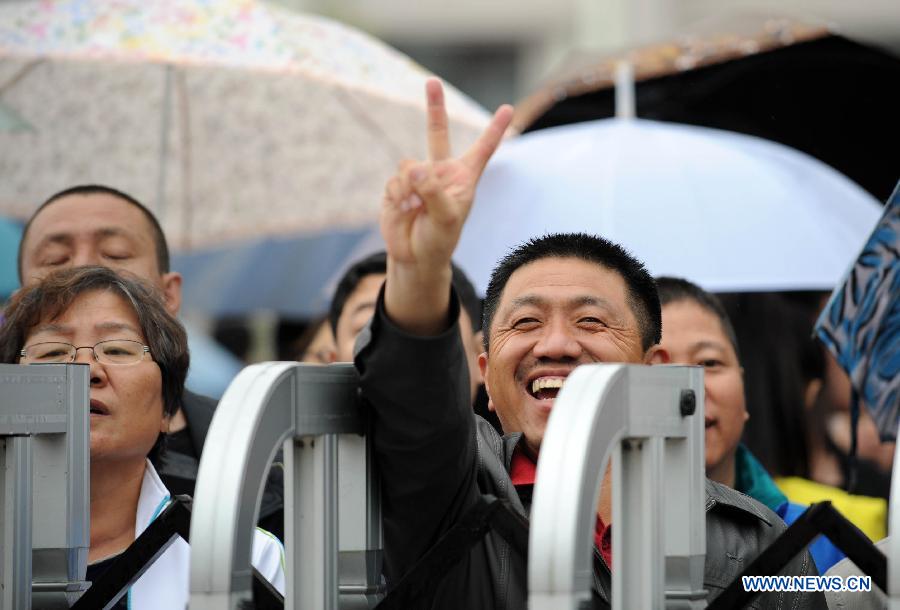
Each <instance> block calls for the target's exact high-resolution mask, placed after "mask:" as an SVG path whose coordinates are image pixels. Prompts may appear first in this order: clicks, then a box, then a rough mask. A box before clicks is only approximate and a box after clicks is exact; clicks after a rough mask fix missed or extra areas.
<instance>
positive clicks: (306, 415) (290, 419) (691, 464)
mask: <svg viewBox="0 0 900 610" xmlns="http://www.w3.org/2000/svg"><path fill="white" fill-rule="evenodd" d="M702 405H703V377H702V371H701V370H700V369H699V368H697V367H660V366H656V367H646V366H627V365H593V366H587V367H581V368H579V369H578V370H577V371H575V372H574V373H573V374H572V375H571V376H570V377H569V379H568V380H567V381H566V384H565V388H564V389H563V391H562V393H561V394H560V396H559V397H558V398H557V402H556V405H555V406H554V412H553V417H552V418H551V421H550V424H549V426H548V430H547V435H546V437H545V439H544V445H543V447H542V450H541V458H540V463H539V466H538V478H539V480H540V481H541V483H540V484H539V485H538V486H536V488H535V494H536V495H535V498H534V504H533V514H532V525H531V540H530V549H531V550H530V559H529V587H530V596H531V601H530V606H531V608H534V609H538V608H554V609H555V608H566V607H569V608H577V607H580V606H579V604H581V603H583V602H584V601H585V600H589V599H590V587H591V575H592V570H591V562H590V558H591V540H592V536H591V532H592V531H593V523H594V517H595V515H596V505H597V493H598V489H599V484H600V480H601V478H602V473H603V472H604V464H605V463H606V459H607V457H608V456H609V455H612V456H613V462H612V463H613V469H614V476H613V480H614V485H615V491H614V498H615V505H614V509H613V515H614V522H615V523H616V524H617V527H616V528H615V529H614V534H613V535H614V543H613V544H614V546H615V548H616V549H617V550H616V570H615V571H614V572H613V578H614V584H613V589H614V592H615V595H614V600H613V602H614V607H616V608H662V607H663V604H667V607H670V608H692V609H693V608H703V607H704V606H705V604H706V602H705V591H703V588H702V583H703V565H704V554H705V550H706V541H705V510H704V508H705V505H704V501H705V496H704V460H703V434H704V428H703V413H702V411H703V410H702ZM364 431H365V425H364V418H363V415H362V413H361V412H360V410H359V405H358V400H357V378H356V373H355V371H354V369H353V368H352V366H351V365H332V366H328V367H320V366H312V365H303V364H297V363H266V364H260V365H254V366H251V367H248V368H247V369H245V370H244V371H243V372H242V373H241V374H240V375H239V376H238V377H237V379H236V380H235V381H234V382H233V383H232V385H231V386H230V387H229V389H228V391H227V392H226V394H225V396H224V397H223V398H222V401H221V402H220V404H219V407H218V411H217V413H216V417H215V418H214V420H213V423H212V426H211V428H210V431H209V436H208V437H207V443H206V446H205V448H204V452H203V457H202V459H201V462H200V472H199V476H198V481H197V488H196V496H195V498H194V510H193V519H192V525H191V547H192V554H191V601H190V607H191V609H192V610H197V609H213V608H215V609H219V608H237V607H239V605H240V604H241V603H242V602H243V601H245V600H247V599H249V596H250V577H249V575H250V541H251V534H252V529H253V524H254V523H255V521H256V512H257V510H258V506H259V501H260V497H261V494H262V488H263V482H264V480H265V474H266V468H267V466H268V464H269V462H270V460H271V459H272V458H273V456H274V455H275V452H276V451H277V450H278V448H279V447H281V446H282V444H283V445H284V455H285V471H286V472H285V475H286V477H285V480H286V484H285V491H286V502H285V514H286V521H287V522H286V532H287V536H286V537H287V540H286V545H285V546H286V558H287V562H286V572H287V591H286V595H285V607H286V608H297V609H301V608H302V609H310V610H312V609H315V610H320V609H327V610H336V609H337V608H338V607H341V608H368V607H372V606H373V605H374V604H375V603H376V602H377V601H378V599H379V594H380V593H381V576H380V574H381V569H380V567H381V534H380V512H379V501H378V486H377V480H376V476H375V475H376V473H375V471H374V469H373V460H372V452H371V451H372V450H371V446H370V445H369V443H368V441H367V438H366V437H364V436H361V435H362V434H363V433H364ZM663 500H664V502H663ZM663 506H665V510H662V508H663Z"/></svg>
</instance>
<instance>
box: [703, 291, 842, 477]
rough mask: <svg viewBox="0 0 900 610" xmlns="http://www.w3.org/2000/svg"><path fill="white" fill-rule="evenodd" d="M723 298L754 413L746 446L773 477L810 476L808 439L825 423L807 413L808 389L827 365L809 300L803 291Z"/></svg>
mask: <svg viewBox="0 0 900 610" xmlns="http://www.w3.org/2000/svg"><path fill="white" fill-rule="evenodd" d="M719 297H720V300H721V301H722V304H723V305H724V306H725V310H726V311H727V312H728V317H729V318H731V322H732V323H733V324H734V329H735V331H736V335H737V340H738V343H740V346H741V364H742V366H743V367H744V386H745V388H746V393H747V411H748V412H749V413H750V419H749V420H748V421H747V425H746V426H745V427H744V436H743V442H744V444H745V445H747V447H748V448H749V449H750V451H751V452H752V453H753V454H754V455H755V456H756V457H757V458H759V460H760V461H761V462H762V464H763V466H764V467H765V468H766V470H768V471H769V472H770V473H771V474H772V475H774V476H798V477H803V478H809V475H810V463H809V442H808V440H807V439H808V438H810V435H811V434H816V431H814V430H812V429H811V427H819V426H823V425H824V424H823V423H822V422H816V421H815V419H814V418H813V417H811V414H810V413H809V412H808V411H807V408H806V404H805V402H806V388H807V385H808V384H809V382H810V381H812V380H814V379H821V378H822V377H823V375H824V366H825V362H824V358H823V356H822V352H821V349H820V347H819V345H818V344H817V343H816V342H815V341H814V340H813V338H812V327H813V323H812V313H811V310H810V307H811V305H810V302H811V301H810V299H809V298H808V297H807V295H805V294H802V293H797V294H794V293H776V292H760V293H734V294H722V295H719ZM808 301H810V302H808ZM820 432H824V431H820Z"/></svg>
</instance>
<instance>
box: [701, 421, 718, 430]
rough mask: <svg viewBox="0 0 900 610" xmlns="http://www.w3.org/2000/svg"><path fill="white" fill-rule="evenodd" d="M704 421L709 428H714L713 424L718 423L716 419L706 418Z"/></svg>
mask: <svg viewBox="0 0 900 610" xmlns="http://www.w3.org/2000/svg"><path fill="white" fill-rule="evenodd" d="M703 423H704V425H705V427H706V429H707V430H709V429H710V428H712V427H713V426H715V425H716V420H714V419H709V418H706V419H704V420H703Z"/></svg>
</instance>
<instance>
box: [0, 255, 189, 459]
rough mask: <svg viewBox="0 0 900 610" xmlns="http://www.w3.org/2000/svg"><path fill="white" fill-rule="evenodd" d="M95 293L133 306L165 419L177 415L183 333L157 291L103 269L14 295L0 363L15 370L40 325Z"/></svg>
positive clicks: (2, 329)
mask: <svg viewBox="0 0 900 610" xmlns="http://www.w3.org/2000/svg"><path fill="white" fill-rule="evenodd" d="M95 291H108V292H112V293H114V294H118V295H119V296H121V297H122V298H123V299H125V301H127V302H128V303H130V304H131V306H132V307H133V308H134V312H135V314H136V315H137V319H138V323H139V324H140V327H141V333H143V335H144V337H145V339H146V340H147V345H148V346H149V347H150V355H151V356H152V357H153V361H154V362H156V364H157V366H159V370H160V373H161V376H162V399H163V413H164V414H165V415H167V416H172V415H174V414H175V412H176V411H178V407H179V406H180V405H181V400H182V395H183V393H184V380H185V378H186V377H187V370H188V365H189V364H190V355H189V353H188V344H187V334H186V333H185V331H184V327H183V326H182V325H181V323H180V322H179V321H178V320H176V319H175V318H174V317H173V316H172V315H171V314H170V313H169V312H168V311H167V310H166V307H165V305H164V304H163V301H162V299H161V297H160V296H159V294H158V293H157V291H156V290H154V289H153V288H152V287H150V286H149V285H148V284H146V283H144V282H143V281H141V280H139V279H137V278H136V277H134V276H132V275H127V276H126V275H124V274H120V273H117V272H115V271H113V270H112V269H108V268H106V267H72V268H68V269H62V270H60V271H55V272H53V273H51V274H50V275H48V276H47V277H45V278H44V279H43V280H42V281H40V282H39V283H36V284H32V285H30V286H26V287H24V288H22V289H21V290H19V292H17V293H16V294H15V295H13V297H12V299H11V300H10V302H9V304H8V305H7V306H6V310H5V312H4V317H5V319H4V321H3V325H2V326H0V362H3V363H7V364H16V363H18V362H19V352H20V350H21V349H22V348H23V347H25V339H26V337H27V336H28V334H29V333H30V332H31V331H32V329H34V328H35V327H36V326H37V325H38V324H40V323H41V322H42V321H43V320H53V319H56V318H58V317H59V316H61V315H62V314H63V313H64V312H65V311H66V310H67V309H68V308H69V307H71V306H72V304H73V303H74V302H75V301H76V300H77V299H78V298H79V297H80V296H82V295H84V294H87V293H89V292H95ZM164 440H165V435H163V434H160V436H159V438H158V439H157V440H156V443H155V444H154V445H153V449H151V450H150V453H149V455H148V457H149V458H150V459H151V461H153V462H154V463H156V462H157V459H158V457H159V454H160V452H161V450H162V447H163V443H164Z"/></svg>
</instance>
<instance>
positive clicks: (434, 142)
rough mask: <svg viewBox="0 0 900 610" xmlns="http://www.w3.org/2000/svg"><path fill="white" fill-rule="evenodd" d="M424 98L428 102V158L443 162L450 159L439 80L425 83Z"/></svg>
mask: <svg viewBox="0 0 900 610" xmlns="http://www.w3.org/2000/svg"><path fill="white" fill-rule="evenodd" d="M425 97H426V98H427V100H428V158H429V159H431V160H432V161H443V160H444V159H448V158H449V157H450V129H449V127H448V120H447V107H446V106H445V104H444V88H443V86H442V85H441V81H440V80H438V79H437V78H429V79H428V81H426V83H425Z"/></svg>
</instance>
